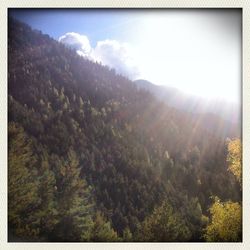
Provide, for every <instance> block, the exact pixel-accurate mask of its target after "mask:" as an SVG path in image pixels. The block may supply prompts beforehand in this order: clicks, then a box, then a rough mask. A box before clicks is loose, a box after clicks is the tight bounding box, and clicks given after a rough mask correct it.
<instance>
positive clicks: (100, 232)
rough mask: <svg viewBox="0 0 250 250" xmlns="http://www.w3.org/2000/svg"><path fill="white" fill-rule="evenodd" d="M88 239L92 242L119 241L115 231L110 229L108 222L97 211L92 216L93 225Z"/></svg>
mask: <svg viewBox="0 0 250 250" xmlns="http://www.w3.org/2000/svg"><path fill="white" fill-rule="evenodd" d="M90 241H93V242H113V241H120V239H119V237H118V235H117V233H116V232H115V231H114V230H113V229H112V227H111V225H110V222H108V221H106V220H105V219H104V216H103V215H102V214H101V213H100V212H97V213H96V215H95V218H94V225H93V227H92V231H91V238H90Z"/></svg>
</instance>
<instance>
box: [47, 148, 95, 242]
mask: <svg viewBox="0 0 250 250" xmlns="http://www.w3.org/2000/svg"><path fill="white" fill-rule="evenodd" d="M58 170H59V171H60V174H58V178H57V181H56V190H57V192H56V196H57V200H58V216H59V219H60V221H59V223H58V224H57V225H56V226H55V229H54V232H53V236H52V237H51V238H52V239H53V240H57V241H88V240H89V239H90V229H91V227H92V225H93V221H92V217H91V210H92V206H91V200H90V190H89V188H88V187H87V185H86V183H85V182H84V180H83V179H81V178H80V169H79V166H78V159H77V157H76V154H75V153H74V151H73V150H69V152H68V157H67V160H66V162H64V164H63V165H61V166H60V169H58Z"/></svg>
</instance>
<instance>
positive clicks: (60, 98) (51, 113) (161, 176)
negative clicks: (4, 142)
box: [8, 18, 241, 242]
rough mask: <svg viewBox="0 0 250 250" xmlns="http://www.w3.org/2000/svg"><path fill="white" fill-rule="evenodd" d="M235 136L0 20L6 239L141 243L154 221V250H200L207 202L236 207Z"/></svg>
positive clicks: (213, 119)
mask: <svg viewBox="0 0 250 250" xmlns="http://www.w3.org/2000/svg"><path fill="white" fill-rule="evenodd" d="M205 118H206V121H205V120H204V119H205ZM227 127H228V128H230V129H228V130H227V129H225V128H227ZM232 136H240V130H238V128H237V127H231V123H230V122H228V121H226V120H223V119H221V118H218V116H216V115H214V116H211V115H207V114H205V115H204V116H203V115H200V114H198V113H197V114H193V113H190V112H187V111H186V110H182V109H177V108H175V107H173V106H171V105H168V104H166V103H164V102H162V101H159V100H158V99H157V98H156V97H155V96H154V95H152V93H150V92H148V91H145V90H143V89H138V87H137V86H136V85H135V83H134V82H132V81H130V80H129V79H127V78H126V77H123V76H121V75H118V74H116V73H115V71H114V70H113V69H110V68H108V67H106V66H102V65H100V64H98V63H94V62H91V61H89V60H87V59H86V58H83V57H81V56H79V55H78V54H77V53H76V52H75V51H74V50H73V49H69V48H67V47H65V46H64V45H63V44H61V43H59V42H57V41H55V40H53V39H52V38H50V37H49V36H48V35H44V34H42V33H41V32H39V31H35V30H32V29H31V28H30V27H29V26H28V25H26V24H24V23H21V22H19V21H17V20H14V19H12V18H9V20H8V140H9V143H8V197H9V200H8V225H9V231H10V233H9V235H10V236H11V235H12V237H11V238H9V240H13V238H19V239H23V240H25V241H57V242H58V241H61V242H64V241H74V242H79V241H149V240H151V238H150V237H151V236H152V235H151V236H150V235H147V234H145V233H144V232H146V231H144V228H145V230H149V228H150V227H145V225H149V224H148V223H150V221H151V220H152V219H150V218H151V216H155V213H156V214H157V212H155V211H159V215H161V216H162V217H160V218H162V219H160V221H159V224H157V225H158V226H159V228H160V229H161V228H163V229H162V230H160V231H163V232H164V235H163V236H162V237H161V238H157V233H156V234H155V235H156V236H155V237H156V238H154V240H156V241H202V240H203V236H202V234H203V228H204V226H205V225H206V219H205V218H206V216H208V208H209V206H210V204H211V202H212V201H211V199H210V197H211V196H218V197H220V198H221V199H222V200H228V199H230V200H233V201H240V199H241V191H240V188H239V184H238V183H237V182H236V181H235V179H234V176H233V175H232V174H231V173H230V172H229V171H228V170H227V169H228V163H227V137H230V138H231V137H232ZM164 211H166V212H164ZM158 219H159V218H158ZM153 221H156V220H154V219H153ZM157 223H158V222H157ZM157 228H158V227H157ZM164 230H165V231H164ZM147 232H149V233H150V230H149V231H147ZM169 232H171V233H169ZM170 235H171V236H170Z"/></svg>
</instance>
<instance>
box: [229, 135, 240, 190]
mask: <svg viewBox="0 0 250 250" xmlns="http://www.w3.org/2000/svg"><path fill="white" fill-rule="evenodd" d="M241 152H242V146H241V141H240V139H235V140H231V141H230V142H229V143H228V155H227V161H228V163H229V168H228V169H229V170H230V171H231V172H232V173H233V174H234V175H235V177H236V179H237V181H239V183H240V184H241V185H242V164H241Z"/></svg>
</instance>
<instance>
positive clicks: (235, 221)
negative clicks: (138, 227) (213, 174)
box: [204, 139, 242, 242]
mask: <svg viewBox="0 0 250 250" xmlns="http://www.w3.org/2000/svg"><path fill="white" fill-rule="evenodd" d="M227 147H228V155H227V161H228V163H229V167H228V169H229V170H230V171H231V172H232V173H233V174H234V176H235V177H236V179H237V181H239V183H240V185H242V160H241V152H242V147H241V141H240V139H235V140H231V141H229V143H228V145H227ZM209 212H210V215H211V217H210V223H209V224H208V226H207V227H206V229H205V234H204V238H205V239H206V241H210V242H211V241H226V242H236V241H241V240H242V206H241V204H240V203H239V202H232V201H227V202H221V201H220V199H219V198H218V197H215V201H214V203H213V205H212V206H211V207H210V209H209Z"/></svg>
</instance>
